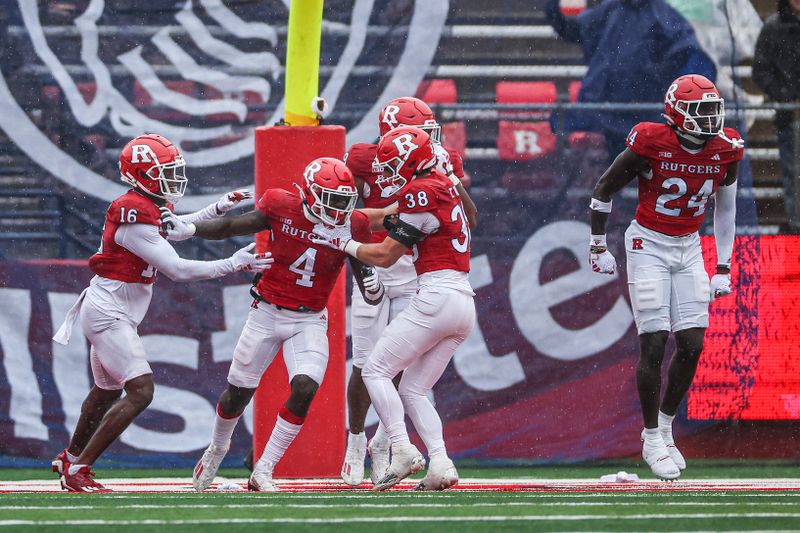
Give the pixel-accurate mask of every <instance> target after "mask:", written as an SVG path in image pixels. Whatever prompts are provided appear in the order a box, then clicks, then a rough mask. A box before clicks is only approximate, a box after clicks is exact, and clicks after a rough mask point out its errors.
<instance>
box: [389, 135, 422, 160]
mask: <svg viewBox="0 0 800 533" xmlns="http://www.w3.org/2000/svg"><path fill="white" fill-rule="evenodd" d="M413 139H414V138H413V137H412V136H411V134H408V133H407V134H405V135H401V136H399V137H397V138H396V139H393V140H392V142H393V143H394V145H395V146H396V147H397V154H398V155H399V156H400V157H402V158H403V159H408V155H409V154H410V153H411V152H413V151H414V150H416V149H417V148H419V146H418V145H416V144H414V140H413Z"/></svg>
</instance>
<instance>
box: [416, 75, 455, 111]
mask: <svg viewBox="0 0 800 533" xmlns="http://www.w3.org/2000/svg"><path fill="white" fill-rule="evenodd" d="M415 96H416V97H417V98H419V99H420V100H424V101H425V102H427V104H428V105H434V104H455V103H456V102H457V101H458V91H457V89H456V82H455V80H452V79H439V80H423V81H422V83H420V84H419V87H418V88H417V94H416V95H415Z"/></svg>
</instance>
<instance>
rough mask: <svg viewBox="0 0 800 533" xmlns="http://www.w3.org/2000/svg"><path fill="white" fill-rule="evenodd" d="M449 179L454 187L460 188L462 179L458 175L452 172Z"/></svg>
mask: <svg viewBox="0 0 800 533" xmlns="http://www.w3.org/2000/svg"><path fill="white" fill-rule="evenodd" d="M447 177H448V178H450V183H452V184H453V185H455V186H456V187H458V186H459V185H461V180H460V179H458V176H456V175H455V174H453V173H452V172H451V173H450V174H448V175H447Z"/></svg>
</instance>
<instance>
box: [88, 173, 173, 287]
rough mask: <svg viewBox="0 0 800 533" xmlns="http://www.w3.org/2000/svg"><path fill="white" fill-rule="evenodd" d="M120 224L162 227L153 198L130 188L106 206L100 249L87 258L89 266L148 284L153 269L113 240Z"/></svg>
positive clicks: (101, 273) (104, 273) (111, 276)
mask: <svg viewBox="0 0 800 533" xmlns="http://www.w3.org/2000/svg"><path fill="white" fill-rule="evenodd" d="M122 224H152V225H154V226H158V227H159V229H160V228H161V211H159V209H158V206H157V205H156V204H155V203H153V201H152V200H150V199H149V198H147V197H145V196H144V195H142V194H141V193H138V192H136V191H134V190H133V189H131V190H130V191H128V192H126V193H125V194H123V195H122V196H120V197H119V198H117V199H116V200H114V201H113V202H111V205H110V206H108V211H107V212H106V220H105V224H104V225H103V238H102V240H101V241H100V249H99V250H97V253H96V254H94V255H93V256H92V257H91V258H89V268H90V269H92V272H94V273H95V274H97V275H98V276H102V277H104V278H108V279H115V280H119V281H124V282H126V283H144V284H150V283H153V282H154V281H155V280H156V269H155V268H153V267H151V266H150V265H148V264H147V263H146V262H145V261H144V260H143V259H141V258H140V257H139V256H137V255H134V254H133V253H132V252H129V251H128V250H126V249H125V248H123V247H122V246H120V245H119V244H117V243H116V242H115V241H114V235H115V234H116V233H117V228H118V227H119V226H120V225H122Z"/></svg>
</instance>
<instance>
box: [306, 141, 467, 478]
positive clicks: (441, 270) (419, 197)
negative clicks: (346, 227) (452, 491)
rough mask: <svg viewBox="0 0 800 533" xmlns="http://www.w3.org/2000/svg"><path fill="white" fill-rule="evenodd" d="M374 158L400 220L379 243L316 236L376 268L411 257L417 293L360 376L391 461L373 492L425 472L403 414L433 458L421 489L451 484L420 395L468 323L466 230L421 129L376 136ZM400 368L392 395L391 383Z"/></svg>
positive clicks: (429, 408) (436, 426)
mask: <svg viewBox="0 0 800 533" xmlns="http://www.w3.org/2000/svg"><path fill="white" fill-rule="evenodd" d="M376 158H377V161H378V163H379V164H380V165H382V167H383V174H384V181H390V182H394V184H395V185H396V186H395V187H394V190H395V192H394V194H395V198H396V199H397V201H398V213H399V219H398V221H397V223H396V225H395V226H394V227H393V228H392V229H391V230H390V231H389V235H388V236H387V237H386V238H385V239H384V240H383V241H382V242H380V243H367V244H365V243H363V242H359V240H360V239H358V238H357V237H356V236H355V235H352V236H350V235H346V234H342V233H341V232H339V233H336V232H331V231H324V232H321V233H320V234H318V236H317V240H318V241H319V242H323V243H326V244H327V245H328V246H331V247H333V248H337V249H339V250H343V251H344V252H346V253H348V254H350V255H351V256H353V257H355V258H357V259H358V260H359V261H363V262H364V263H368V264H371V265H375V266H378V267H382V268H386V267H388V266H390V265H392V264H394V263H396V262H397V261H398V260H399V259H400V258H401V257H403V256H404V254H405V253H406V252H407V251H408V250H409V249H411V250H412V251H413V260H414V267H415V269H416V272H417V276H418V291H417V294H416V296H415V297H414V298H413V299H412V300H411V302H410V303H409V304H408V306H407V307H406V308H405V309H404V310H403V311H401V312H400V314H399V315H398V316H397V317H395V319H394V320H392V321H391V322H389V324H388V325H387V326H386V328H385V329H384V330H383V332H382V333H381V336H380V338H379V339H378V341H377V342H376V343H375V347H374V349H373V351H372V353H371V354H370V356H369V358H368V359H367V362H366V364H365V365H364V368H363V370H362V374H361V375H362V377H363V379H364V383H365V384H366V386H367V390H368V391H369V395H370V398H371V399H372V405H373V406H374V407H375V410H376V412H377V413H378V416H379V418H380V420H381V423H382V424H383V426H384V427H385V431H386V433H387V434H388V435H389V441H390V443H391V451H392V461H391V464H390V465H389V468H388V470H387V471H386V473H385V475H384V476H383V478H382V479H380V480H378V482H376V483H375V485H374V488H375V489H376V490H383V489H386V488H388V487H391V486H392V485H395V484H397V483H398V482H399V481H401V480H402V479H404V478H405V477H407V476H409V475H410V474H412V473H414V472H417V471H419V470H420V469H422V468H423V467H424V466H425V460H424V458H423V457H422V455H421V454H420V453H419V451H418V450H417V448H416V447H415V446H414V445H412V444H411V442H409V439H408V433H407V431H406V427H405V422H404V417H405V414H406V413H407V414H408V416H409V418H410V419H411V421H412V422H413V423H414V427H415V428H416V429H417V432H418V433H419V435H420V437H421V438H422V440H423V442H424V443H425V447H426V448H427V450H428V454H429V456H430V465H429V469H428V474H427V475H426V476H425V478H424V479H423V480H422V482H421V483H420V485H419V487H418V488H420V489H428V490H442V489H446V488H448V487H451V486H452V485H454V484H455V483H456V482H457V481H458V473H457V472H456V469H455V466H454V465H453V462H452V461H451V460H450V458H449V457H448V456H447V451H446V449H445V444H444V438H443V435H442V422H441V419H440V418H439V415H438V413H437V412H436V409H435V408H434V406H433V405H432V404H431V402H430V400H429V399H428V396H427V394H428V392H429V391H430V390H431V388H432V387H433V386H434V384H436V382H437V381H438V380H439V378H440V377H441V375H442V373H443V372H444V369H445V367H446V366H447V364H448V362H449V361H450V359H451V358H452V357H453V353H454V352H455V350H456V348H458V346H459V345H460V344H461V343H462V342H463V341H464V339H466V338H467V336H468V335H469V333H470V331H471V330H472V327H473V325H474V322H475V305H474V302H473V296H474V293H473V292H472V288H471V287H470V284H469V279H468V276H469V254H470V229H469V224H468V221H467V217H466V214H465V212H464V206H463V204H462V202H461V198H460V197H459V191H458V189H457V185H456V184H455V183H454V181H452V180H451V179H450V178H448V177H447V176H445V175H443V174H440V173H439V172H437V171H436V170H435V169H434V166H435V163H436V158H435V155H434V152H433V148H432V144H431V138H430V136H429V135H428V134H427V133H426V132H424V131H423V130H421V129H418V128H415V127H410V126H403V127H399V128H395V129H393V130H391V131H390V132H389V133H387V134H385V135H383V136H382V137H381V140H380V142H379V143H378V147H377V151H376ZM401 371H402V372H403V377H402V378H401V380H400V385H399V388H398V390H395V387H394V384H393V383H392V379H393V378H394V377H395V376H396V375H397V374H398V373H400V372H401Z"/></svg>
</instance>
